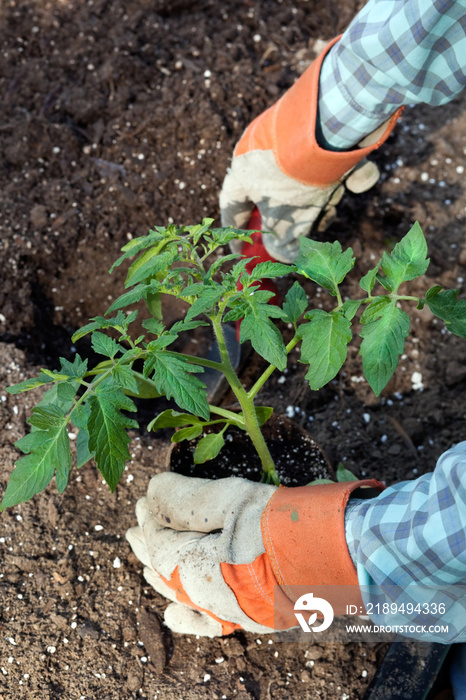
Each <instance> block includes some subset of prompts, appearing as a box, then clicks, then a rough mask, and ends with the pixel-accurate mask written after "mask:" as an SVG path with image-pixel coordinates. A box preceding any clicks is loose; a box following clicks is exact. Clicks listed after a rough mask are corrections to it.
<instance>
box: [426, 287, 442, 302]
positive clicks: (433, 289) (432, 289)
mask: <svg viewBox="0 0 466 700" xmlns="http://www.w3.org/2000/svg"><path fill="white" fill-rule="evenodd" d="M442 290H443V287H442V285H441V284H435V285H434V286H433V287H430V289H428V290H427V292H426V296H425V299H426V301H427V299H432V298H433V297H435V296H437V294H438V293H439V292H441V291H442Z"/></svg>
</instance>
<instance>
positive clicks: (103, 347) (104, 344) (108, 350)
mask: <svg viewBox="0 0 466 700" xmlns="http://www.w3.org/2000/svg"><path fill="white" fill-rule="evenodd" d="M91 345H92V349H93V350H94V352H96V353H97V354H98V355H105V356H106V357H109V358H110V359H113V358H114V357H115V355H116V354H117V353H118V352H120V351H124V348H123V347H122V346H121V345H119V344H118V343H117V341H116V340H115V339H114V338H110V336H108V335H105V333H99V332H98V331H94V333H93V334H92V335H91Z"/></svg>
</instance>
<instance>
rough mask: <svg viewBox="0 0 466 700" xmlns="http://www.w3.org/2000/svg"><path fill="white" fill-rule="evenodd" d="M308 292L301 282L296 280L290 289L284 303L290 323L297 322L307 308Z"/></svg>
mask: <svg viewBox="0 0 466 700" xmlns="http://www.w3.org/2000/svg"><path fill="white" fill-rule="evenodd" d="M307 305H308V302H307V297H306V292H305V291H304V289H303V288H302V287H301V285H300V284H299V282H295V283H294V284H293V286H292V287H291V288H290V289H289V290H288V292H287V294H286V296H285V302H284V304H283V311H284V314H285V319H284V320H286V321H287V322H288V323H293V324H296V323H297V321H298V319H299V317H300V316H301V314H303V313H304V312H305V311H306V309H307Z"/></svg>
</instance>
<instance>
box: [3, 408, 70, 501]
mask: <svg viewBox="0 0 466 700" xmlns="http://www.w3.org/2000/svg"><path fill="white" fill-rule="evenodd" d="M32 436H33V437H32ZM27 437H28V440H27V441H26V440H24V438H23V439H22V440H21V441H20V442H21V448H20V449H22V450H23V451H25V450H26V449H27V450H28V452H29V454H26V455H25V456H24V457H21V458H20V459H19V460H18V461H17V463H16V466H15V468H14V469H13V472H12V474H11V476H10V480H9V481H8V486H7V488H6V491H5V494H4V496H3V500H2V503H1V505H0V510H4V509H5V508H10V507H11V506H15V505H17V504H18V503H24V502H26V501H28V500H29V499H30V498H32V497H33V496H35V495H36V494H37V493H40V492H41V491H43V490H44V489H45V487H46V486H47V485H48V484H49V483H50V481H51V480H52V478H53V475H54V473H55V470H56V469H57V476H56V482H57V488H58V489H59V491H60V493H61V492H62V491H63V490H64V488H65V486H66V483H67V481H68V474H69V471H70V468H71V452H70V441H69V437H68V433H67V431H66V419H65V418H64V416H62V420H61V423H57V424H55V425H53V426H52V427H49V428H48V429H47V430H36V431H34V433H31V434H30V436H27Z"/></svg>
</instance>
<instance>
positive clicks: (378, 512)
mask: <svg viewBox="0 0 466 700" xmlns="http://www.w3.org/2000/svg"><path fill="white" fill-rule="evenodd" d="M345 529H346V540H347V544H348V548H349V551H350V554H351V558H352V560H353V562H354V564H355V566H356V570H357V574H358V580H359V585H360V587H361V593H362V597H363V600H364V603H365V605H366V608H367V607H368V604H369V603H371V604H372V605H371V606H370V608H371V609H372V610H377V611H378V614H374V615H371V618H372V620H373V622H375V624H385V625H387V624H388V625H393V624H406V623H407V621H408V622H410V623H414V624H422V625H426V626H427V627H428V626H429V625H434V626H435V625H439V624H440V623H441V624H442V625H444V626H448V631H447V632H435V633H432V634H430V633H423V634H422V635H420V639H422V641H435V642H444V643H452V642H465V641H466V442H461V443H459V444H457V445H456V446H455V447H453V448H451V449H450V450H448V451H447V452H445V453H444V454H443V455H442V456H441V457H440V459H439V460H438V462H437V465H436V468H435V470H434V471H433V472H432V473H430V474H424V475H423V476H421V477H419V478H418V479H416V480H413V481H404V482H401V483H399V484H396V485H394V486H390V487H389V488H387V489H386V490H385V491H383V493H381V494H380V496H378V497H377V498H374V499H371V500H358V499H354V500H352V501H350V502H349V504H348V506H347V508H346V513H345ZM403 602H404V603H405V604H406V603H408V602H409V603H419V602H421V603H422V604H423V603H426V604H428V606H427V609H428V610H429V611H430V612H429V614H428V615H426V614H425V613H424V612H422V613H421V614H419V615H417V616H414V617H413V616H412V615H411V616H410V618H409V620H407V619H403V620H402V619H401V617H403V616H401V617H400V619H397V616H396V615H393V614H392V613H391V612H389V611H388V608H385V610H386V611H387V613H388V614H384V613H383V603H389V604H390V603H394V604H396V605H398V606H399V605H400V604H401V603H403ZM440 603H443V604H444V605H445V610H444V608H443V607H440V608H439V610H438V613H437V614H436V613H435V612H432V611H435V610H436V608H435V605H434V604H437V606H439V604H440ZM377 604H378V605H377ZM394 607H395V606H394ZM411 610H412V608H411ZM443 610H444V611H443ZM413 636H415V635H413Z"/></svg>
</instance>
